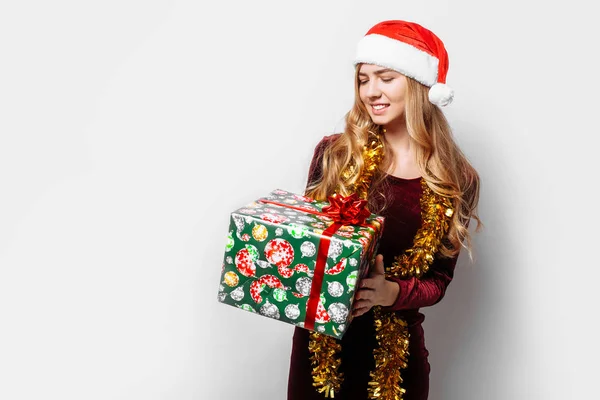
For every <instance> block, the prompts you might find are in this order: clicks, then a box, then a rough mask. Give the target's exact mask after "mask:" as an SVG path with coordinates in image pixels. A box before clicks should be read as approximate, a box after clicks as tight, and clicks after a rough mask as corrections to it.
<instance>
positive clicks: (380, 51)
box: [354, 20, 454, 107]
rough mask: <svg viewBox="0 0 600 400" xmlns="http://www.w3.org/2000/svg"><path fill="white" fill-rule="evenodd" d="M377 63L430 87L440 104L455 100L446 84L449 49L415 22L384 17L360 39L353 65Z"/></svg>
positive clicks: (430, 91) (434, 98)
mask: <svg viewBox="0 0 600 400" xmlns="http://www.w3.org/2000/svg"><path fill="white" fill-rule="evenodd" d="M358 63H367V64H376V65H379V66H382V67H386V68H390V69H393V70H394V71H398V72H400V73H401V74H403V75H405V76H408V77H410V78H413V79H415V80H416V81H418V82H421V83H422V84H423V85H425V86H428V87H429V101H430V102H432V103H433V104H436V105H438V106H439V107H443V106H446V105H448V104H450V103H451V102H452V99H453V98H454V91H453V90H452V88H450V87H449V86H448V85H446V74H447V73H448V53H447V52H446V48H445V47H444V43H442V41H441V40H440V38H438V37H437V36H436V35H435V34H434V33H433V32H431V31H430V30H428V29H426V28H424V27H422V26H421V25H419V24H416V23H414V22H407V21H398V20H393V21H383V22H380V23H378V24H377V25H375V26H373V27H372V28H371V29H369V31H368V32H367V33H366V35H365V36H364V37H363V38H362V39H361V40H360V41H359V42H358V46H357V49H356V57H355V59H354V65H356V64H358Z"/></svg>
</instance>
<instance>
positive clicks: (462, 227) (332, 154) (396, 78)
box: [288, 21, 480, 400]
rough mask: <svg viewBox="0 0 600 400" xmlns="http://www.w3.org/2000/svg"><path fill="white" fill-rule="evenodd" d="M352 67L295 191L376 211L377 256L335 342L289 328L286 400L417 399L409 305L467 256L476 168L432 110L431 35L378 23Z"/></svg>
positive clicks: (418, 375) (436, 51)
mask: <svg viewBox="0 0 600 400" xmlns="http://www.w3.org/2000/svg"><path fill="white" fill-rule="evenodd" d="M355 65H356V81H355V103H354V106H353V107H352V109H351V110H350V111H349V112H348V113H347V115H346V128H345V130H344V132H343V133H339V134H334V135H331V136H326V137H324V138H323V139H322V140H321V141H320V142H319V143H318V145H317V146H316V149H315V153H314V156H313V159H312V162H311V165H310V171H309V179H308V185H307V188H306V195H308V196H311V197H313V198H316V199H318V200H323V199H327V197H328V196H329V195H331V194H333V193H334V192H338V193H340V194H341V195H344V196H346V195H349V194H351V193H353V192H356V193H358V194H359V195H360V196H361V197H362V198H366V199H367V200H368V205H369V209H370V211H372V212H375V213H377V214H380V215H382V216H384V217H385V223H384V229H383V234H382V238H381V242H380V247H379V251H378V252H379V253H380V255H378V256H377V257H376V259H375V265H374V267H373V269H372V272H371V273H370V275H369V278H367V279H364V280H363V281H361V284H360V287H359V289H358V291H357V292H356V296H355V301H354V303H353V316H354V320H353V321H352V323H351V324H350V325H349V327H348V330H347V332H346V333H345V335H344V337H343V338H342V339H341V340H340V341H336V340H335V339H333V338H330V337H324V336H323V335H318V334H316V333H313V332H310V331H308V330H305V329H302V328H296V330H295V333H294V339H293V349H292V356H291V364H290V375H289V383H288V400H311V399H323V398H325V397H326V396H331V395H335V398H339V399H343V400H351V399H356V400H358V399H360V400H366V399H369V398H379V399H399V398H401V399H404V400H415V399H420V400H421V399H427V396H428V391H429V372H430V365H429V363H428V359H427V357H428V354H429V353H428V351H427V349H426V347H425V343H424V333H423V328H422V326H421V324H422V322H423V320H424V316H423V314H421V313H420V312H419V309H420V308H421V307H427V306H432V305H434V304H436V303H438V302H439V301H440V300H441V299H442V298H443V297H444V294H445V291H446V288H447V286H448V284H449V283H450V281H451V280H452V278H453V272H454V267H455V264H456V260H457V257H458V254H459V251H460V249H461V247H465V248H466V249H467V250H468V251H469V255H470V254H471V249H470V246H471V241H470V235H469V231H468V224H469V221H470V219H471V218H474V219H476V221H477V228H478V229H479V226H480V220H479V218H478V216H477V214H476V207H477V203H478V198H479V176H478V174H477V172H476V171H475V170H474V168H473V167H472V166H471V165H470V164H469V162H468V161H467V159H466V158H465V156H464V155H463V153H462V152H461V151H460V149H459V148H458V146H457V145H456V143H455V142H454V140H453V138H452V133H451V130H450V127H449V125H448V122H447V120H446V119H445V117H444V114H443V113H442V111H441V109H440V107H442V106H445V105H447V104H449V103H450V102H451V101H452V98H453V91H452V90H451V89H450V88H449V87H448V86H447V85H446V84H445V80H446V73H447V70H448V56H447V53H446V50H445V48H444V45H443V43H442V42H441V40H440V39H439V38H438V37H437V36H436V35H435V34H433V33H432V32H431V31H429V30H427V29H426V28H424V27H422V26H420V25H418V24H415V23H411V22H406V21H384V22H381V23H379V24H377V25H375V26H374V27H372V28H371V29H370V30H369V31H368V32H367V34H366V35H365V37H364V38H362V39H361V41H360V42H359V44H358V47H357V54H356V59H355ZM436 210H437V211H436ZM440 210H441V211H440ZM436 213H437V214H436ZM436 227H437V228H436ZM436 235H437V236H436ZM423 237H426V238H430V239H431V240H429V242H431V243H434V245H432V246H433V247H430V248H428V247H427V246H425V245H424V244H423V243H424V240H422V239H423ZM436 238H437V239H436ZM429 242H428V243H429ZM428 252H429V254H430V255H429V256H428V255H427V254H428ZM419 254H421V256H419ZM375 326H377V327H378V328H376V327H375ZM376 329H377V333H378V336H379V338H378V337H377V336H376ZM378 393H379V395H380V397H377V394H378Z"/></svg>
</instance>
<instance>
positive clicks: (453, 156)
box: [306, 64, 482, 258]
mask: <svg viewBox="0 0 600 400" xmlns="http://www.w3.org/2000/svg"><path fill="white" fill-rule="evenodd" d="M359 70H360V64H359V65H357V67H356V73H355V86H354V93H355V100H354V105H353V106H352V108H351V109H350V110H349V111H348V113H347V114H346V115H345V121H346V127H345V130H344V132H343V133H342V134H341V135H340V136H339V137H338V138H337V139H336V140H335V141H333V142H332V143H331V145H330V146H328V147H327V148H326V149H325V151H324V153H323V157H322V160H321V167H322V171H323V174H322V177H321V179H320V180H319V181H317V182H313V183H312V184H310V185H309V186H308V187H307V189H306V194H307V195H308V196H311V197H313V198H315V199H318V200H325V199H327V197H328V196H329V195H331V194H333V193H334V192H336V191H337V192H338V193H340V194H342V195H345V196H346V195H349V194H350V192H351V190H352V187H353V185H354V184H355V183H356V182H357V181H358V180H359V179H360V176H361V173H362V169H363V166H364V160H363V146H364V145H365V144H366V143H367V141H368V140H370V139H372V138H373V136H378V137H379V138H380V140H381V142H382V143H383V147H384V157H383V161H382V162H381V163H380V165H379V167H378V171H377V172H376V173H375V175H374V176H373V180H372V182H371V186H370V187H369V196H368V199H367V200H368V202H369V209H370V210H371V211H373V212H375V213H381V212H382V211H383V210H384V209H385V208H386V202H387V199H386V195H385V193H386V188H385V181H384V178H385V175H386V172H387V171H388V170H389V168H390V167H391V166H392V164H393V163H394V159H393V154H392V153H391V150H390V147H389V145H388V143H387V141H386V140H385V135H384V134H383V127H382V126H381V125H377V124H375V123H373V121H372V120H371V117H370V115H369V113H368V111H367V108H366V107H365V105H364V104H363V102H362V100H361V99H360V95H359V78H358V72H359ZM406 80H407V86H406V96H405V99H406V100H405V104H406V106H405V114H404V115H405V118H406V126H407V129H408V134H409V136H410V141H411V146H414V147H415V149H416V158H417V164H418V168H419V170H420V172H421V176H422V177H423V178H424V179H425V181H426V182H427V185H428V186H429V187H430V188H431V190H433V191H434V192H435V193H437V194H439V195H441V196H446V197H448V198H450V199H451V201H452V205H453V208H454V214H453V216H452V220H451V222H450V229H449V231H448V234H447V236H446V238H444V240H443V242H442V245H441V246H440V249H439V251H440V253H441V254H442V255H443V256H445V257H453V256H456V255H457V254H458V252H459V251H460V248H461V247H464V248H466V249H467V251H468V252H469V256H470V257H471V258H472V243H471V236H470V234H469V230H468V225H469V222H470V220H471V218H473V219H475V220H476V221H477V227H476V231H479V230H480V227H481V225H482V223H481V220H480V219H479V216H478V214H477V204H478V201H479V174H478V173H477V171H476V170H475V169H474V168H473V166H471V164H470V163H469V161H468V160H467V158H466V157H465V155H464V154H463V152H462V151H461V150H460V149H459V147H458V145H457V144H456V143H455V142H454V139H453V135H452V130H451V128H450V125H449V123H448V120H447V119H446V117H445V116H444V113H443V112H442V110H440V108H438V107H437V106H435V105H434V104H432V103H430V102H429V98H428V91H429V87H427V86H425V85H423V84H421V83H419V82H417V81H416V80H414V79H412V78H410V77H406ZM382 200H383V201H382Z"/></svg>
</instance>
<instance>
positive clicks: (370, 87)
mask: <svg viewBox="0 0 600 400" xmlns="http://www.w3.org/2000/svg"><path fill="white" fill-rule="evenodd" d="M365 94H366V95H367V96H368V97H371V98H373V97H374V98H376V97H379V96H381V90H380V89H379V84H378V83H377V80H376V79H371V80H370V81H369V82H367V90H366V92H365Z"/></svg>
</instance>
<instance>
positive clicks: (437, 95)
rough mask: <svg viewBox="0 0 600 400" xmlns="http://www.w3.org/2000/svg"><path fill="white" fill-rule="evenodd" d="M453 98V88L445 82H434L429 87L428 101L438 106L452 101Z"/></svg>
mask: <svg viewBox="0 0 600 400" xmlns="http://www.w3.org/2000/svg"><path fill="white" fill-rule="evenodd" d="M453 98H454V90H452V88H451V87H450V86H448V85H446V84H445V83H436V84H435V85H433V86H432V87H431V88H429V101H430V102H432V103H433V104H435V105H437V106H439V107H444V106H447V105H448V104H450V103H452V99H453Z"/></svg>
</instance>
